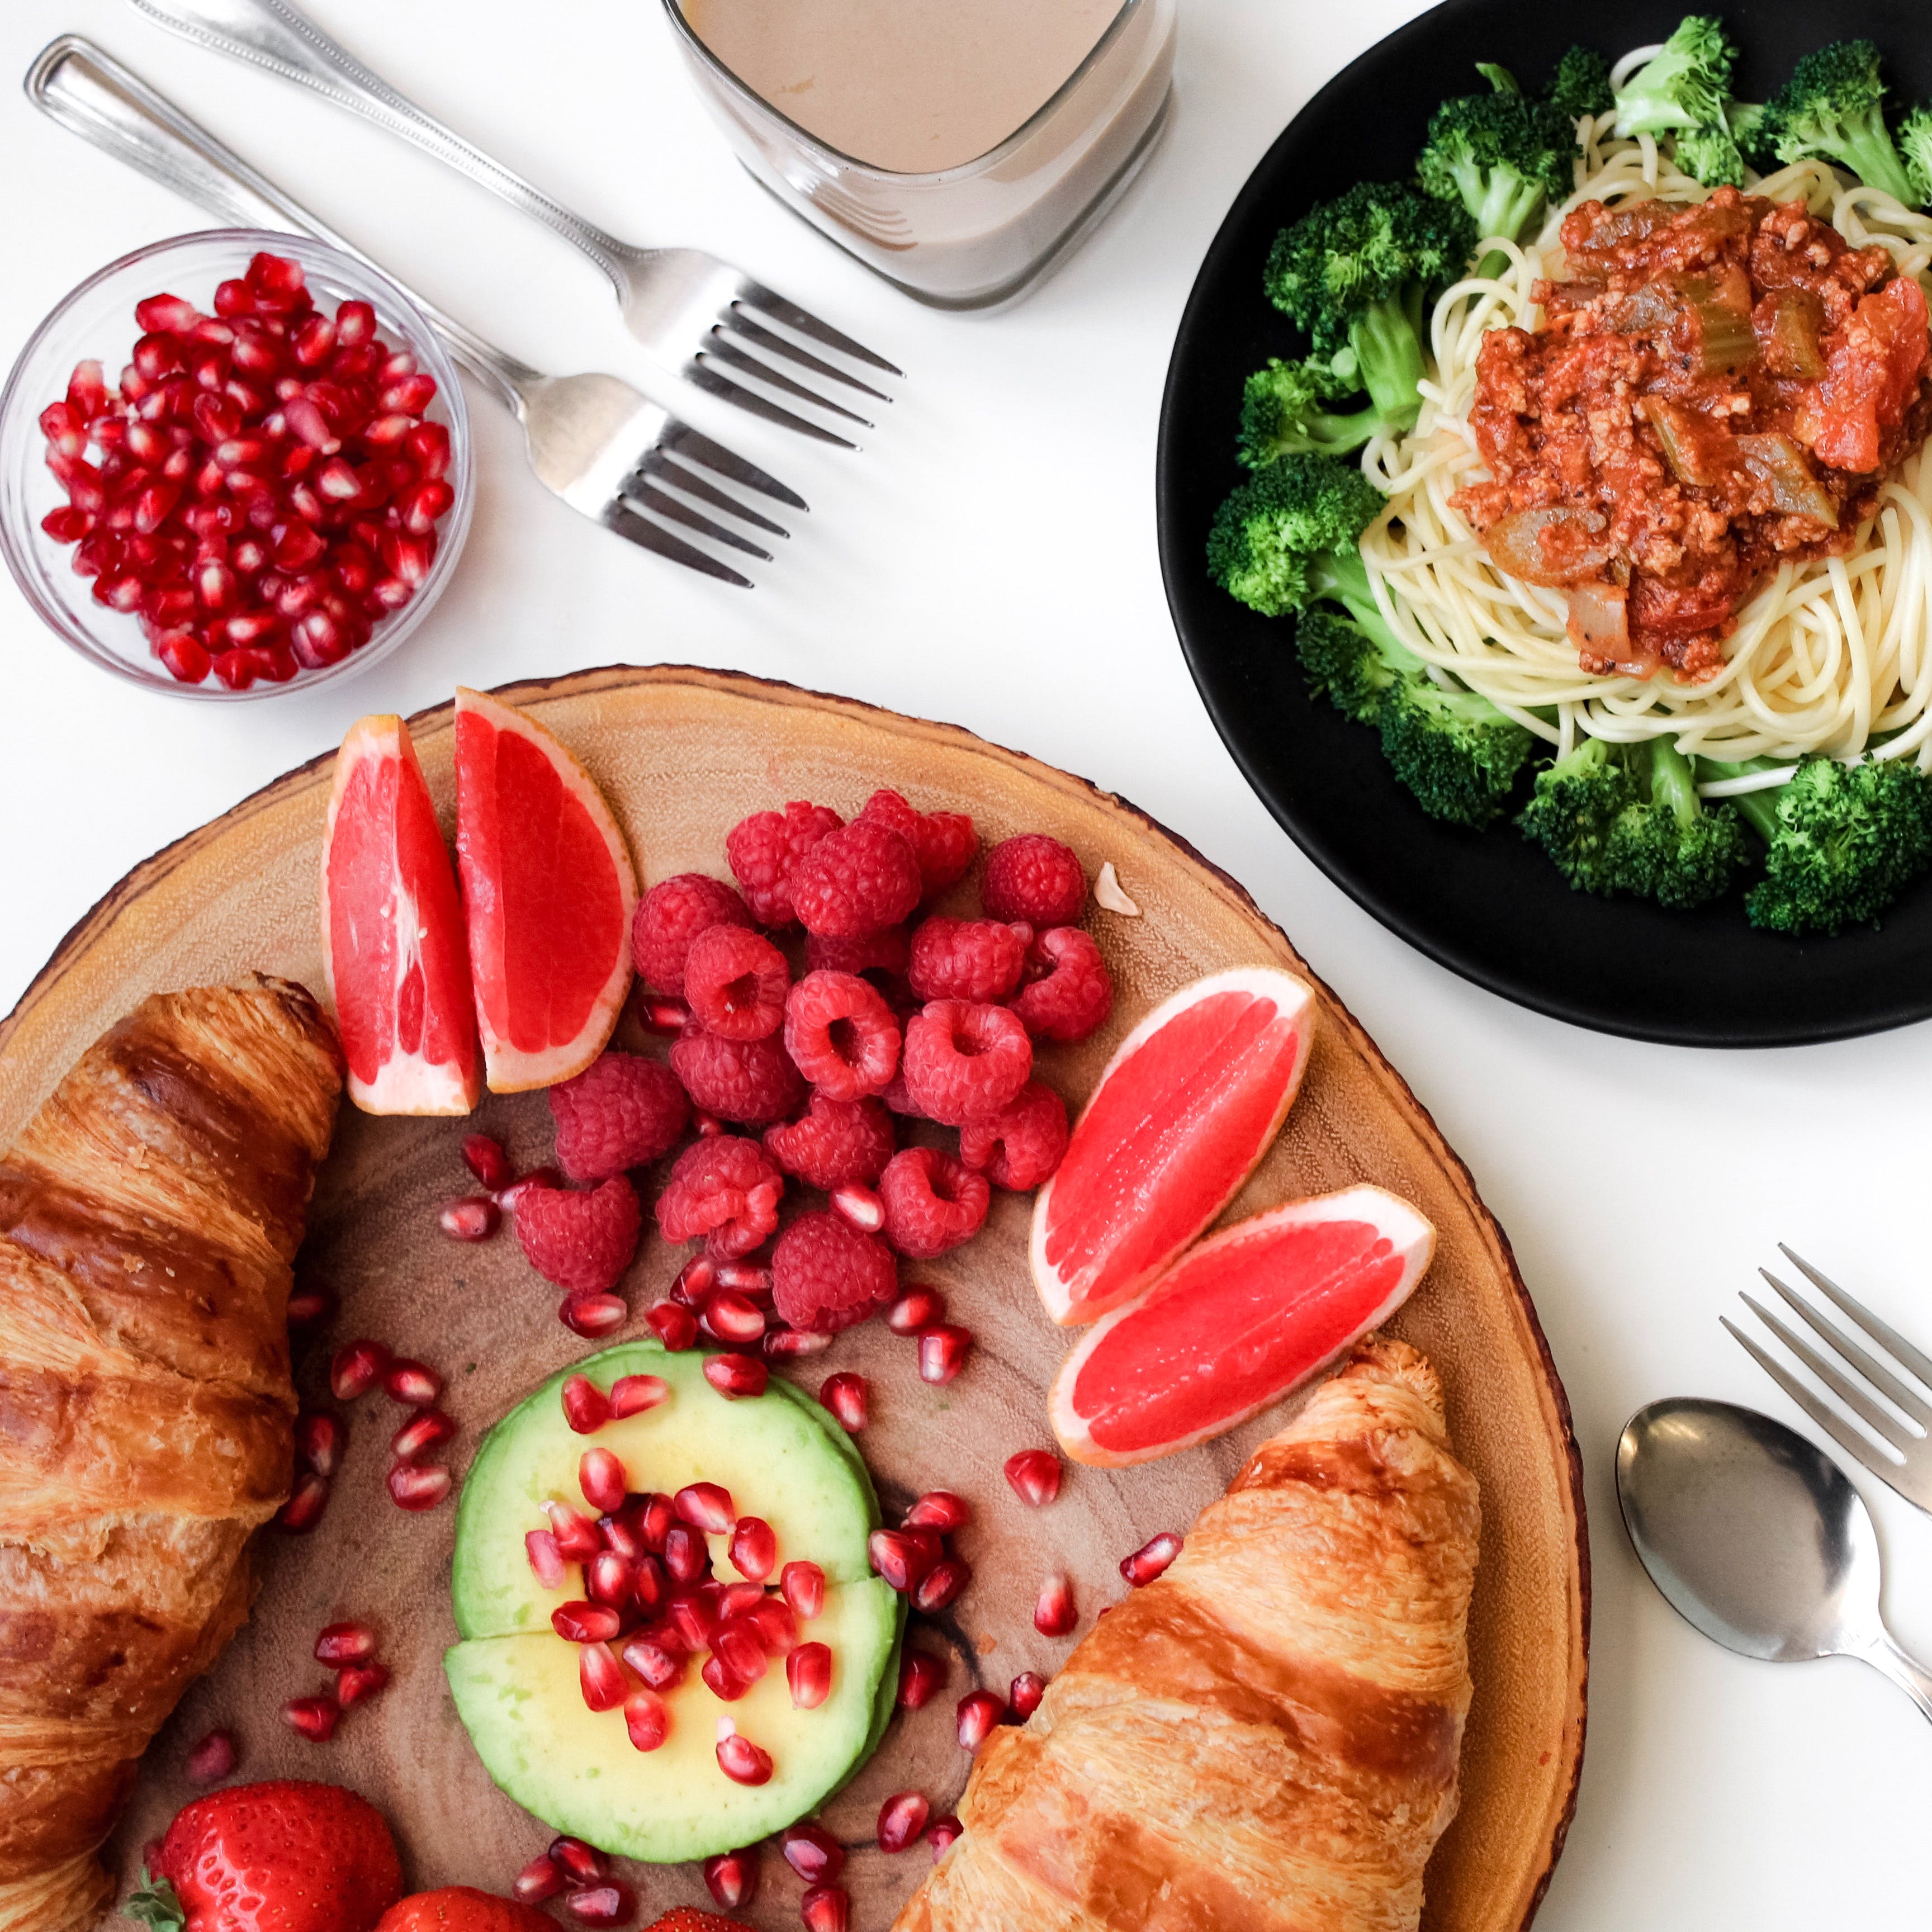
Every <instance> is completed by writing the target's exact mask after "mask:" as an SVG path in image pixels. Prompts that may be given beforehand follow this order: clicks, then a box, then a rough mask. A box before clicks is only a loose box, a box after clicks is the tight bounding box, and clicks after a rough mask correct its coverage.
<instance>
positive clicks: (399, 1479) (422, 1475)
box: [389, 1463, 455, 1511]
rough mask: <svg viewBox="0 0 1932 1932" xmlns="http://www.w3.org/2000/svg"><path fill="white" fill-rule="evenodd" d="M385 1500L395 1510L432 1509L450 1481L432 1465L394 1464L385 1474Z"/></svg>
mask: <svg viewBox="0 0 1932 1932" xmlns="http://www.w3.org/2000/svg"><path fill="white" fill-rule="evenodd" d="M453 1481H455V1478H453V1477H452V1475H450V1473H449V1471H448V1470H447V1469H439V1468H438V1467H437V1466H436V1465H435V1464H434V1463H397V1464H396V1465H395V1466H394V1467H393V1468H392V1469H391V1470H390V1472H389V1497H390V1500H391V1501H392V1502H394V1503H395V1505H396V1507H397V1508H398V1509H406V1510H409V1511H421V1510H433V1509H434V1508H436V1506H437V1504H438V1503H440V1502H442V1501H443V1499H444V1498H445V1497H446V1496H448V1495H449V1491H450V1485H451V1484H452V1482H453Z"/></svg>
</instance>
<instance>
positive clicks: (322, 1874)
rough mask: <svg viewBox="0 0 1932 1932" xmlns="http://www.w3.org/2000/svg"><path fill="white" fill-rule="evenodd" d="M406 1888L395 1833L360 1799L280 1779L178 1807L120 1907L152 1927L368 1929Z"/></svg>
mask: <svg viewBox="0 0 1932 1932" xmlns="http://www.w3.org/2000/svg"><path fill="white" fill-rule="evenodd" d="M402 1893H403V1870H402V1867H401V1864H398V1861H397V1858H396V1845H395V1840H394V1839H393V1838H391V1837H390V1836H389V1826H387V1825H386V1824H385V1823H383V1814H381V1813H380V1811H377V1809H376V1808H375V1807H374V1805H371V1804H370V1803H369V1802H368V1800H367V1799H362V1798H359V1797H357V1796H356V1794H355V1793H354V1792H353V1791H344V1790H343V1789H342V1788H341V1786H339V1785H335V1784H299V1783H296V1782H295V1781H293V1780H290V1779H277V1780H276V1781H274V1782H272V1783H270V1784H237V1785H233V1786H231V1787H229V1789H228V1790H226V1791H217V1792H214V1793H211V1795H210V1796H208V1797H206V1798H197V1799H196V1800H195V1801H194V1802H193V1804H192V1805H184V1807H183V1808H181V1810H180V1811H178V1812H176V1813H175V1821H174V1823H172V1825H170V1826H169V1827H168V1834H167V1836H166V1838H163V1840H162V1841H161V1846H160V1850H159V1851H158V1852H156V1853H155V1854H154V1863H153V1866H152V1867H151V1870H150V1871H149V1872H148V1874H147V1875H146V1877H145V1882H144V1884H143V1885H142V1889H141V1890H139V1891H136V1893H135V1894H134V1895H133V1897H132V1898H130V1900H128V1901H127V1906H125V1908H124V1909H125V1910H126V1911H127V1913H128V1915H129V1916H130V1917H131V1918H138V1919H141V1920H142V1921H145V1923H146V1924H148V1925H151V1926H152V1927H155V1928H156V1932H176V1928H183V1927H184V1928H185V1932H371V1928H372V1927H374V1925H375V1924H376V1922H377V1920H378V1919H380V1918H381V1917H382V1915H383V1913H384V1912H386V1911H387V1910H388V1909H389V1907H390V1906H392V1905H393V1904H395V1902H396V1900H398V1898H400V1897H401V1896H402Z"/></svg>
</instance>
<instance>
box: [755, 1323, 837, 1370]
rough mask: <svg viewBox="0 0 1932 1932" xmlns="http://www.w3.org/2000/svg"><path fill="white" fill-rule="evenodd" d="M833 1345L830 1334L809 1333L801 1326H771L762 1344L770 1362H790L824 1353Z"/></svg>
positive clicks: (765, 1355)
mask: <svg viewBox="0 0 1932 1932" xmlns="http://www.w3.org/2000/svg"><path fill="white" fill-rule="evenodd" d="M831 1346H832V1337H830V1336H829V1335H808V1334H806V1333H805V1331H803V1330H802V1329H801V1328H770V1329H767V1330H766V1331H765V1339H764V1341H763V1344H762V1348H763V1355H764V1358H765V1360H766V1361H768V1362H789V1361H796V1360H797V1359H798V1358H801V1357H802V1356H805V1355H823V1353H824V1352H825V1351H826V1349H829V1348H830V1347H831Z"/></svg>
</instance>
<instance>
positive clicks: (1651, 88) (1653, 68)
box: [1616, 13, 1738, 135]
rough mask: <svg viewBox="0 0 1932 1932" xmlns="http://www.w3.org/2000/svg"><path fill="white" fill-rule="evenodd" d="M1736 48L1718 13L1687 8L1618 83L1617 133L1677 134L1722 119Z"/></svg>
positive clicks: (1713, 123)
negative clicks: (1672, 28) (1649, 53)
mask: <svg viewBox="0 0 1932 1932" xmlns="http://www.w3.org/2000/svg"><path fill="white" fill-rule="evenodd" d="M1737 58H1738V50H1737V49H1736V46H1733V44H1732V42H1731V40H1730V36H1729V35H1728V34H1726V33H1725V31H1724V23H1723V22H1722V21H1721V20H1719V19H1718V17H1717V16H1716V15H1715V13H1687V14H1686V15H1685V17H1684V18H1683V19H1682V20H1681V21H1680V22H1679V23H1678V28H1677V31H1676V32H1675V33H1674V34H1672V35H1671V37H1670V39H1669V40H1666V41H1665V42H1664V44H1663V46H1661V47H1660V48H1659V49H1658V50H1657V52H1656V53H1655V55H1652V58H1650V59H1649V60H1648V61H1646V62H1645V63H1644V65H1643V66H1642V67H1640V68H1638V69H1637V71H1636V73H1634V74H1632V75H1631V77H1630V78H1629V79H1628V80H1626V81H1625V83H1624V84H1623V86H1621V87H1620V88H1619V89H1617V92H1616V102H1617V132H1618V133H1619V134H1624V135H1629V134H1676V133H1688V132H1689V131H1690V130H1691V129H1692V128H1694V127H1721V126H1722V125H1723V124H1724V104H1725V102H1726V101H1728V100H1729V99H1730V93H1731V70H1732V68H1733V67H1735V66H1736V65H1737Z"/></svg>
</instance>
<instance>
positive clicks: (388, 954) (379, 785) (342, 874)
mask: <svg viewBox="0 0 1932 1932" xmlns="http://www.w3.org/2000/svg"><path fill="white" fill-rule="evenodd" d="M322 958H323V971H324V972H325V973H326V974H327V976H328V980H329V998H331V999H332V1001H334V1002H335V1013H336V1023H337V1026H338V1028H339V1030H340V1031H341V1035H342V1048H343V1052H344V1055H345V1056H346V1057H347V1060H348V1062H349V1097H350V1099H351V1100H353V1101H354V1102H355V1103H356V1106H359V1107H360V1108H361V1109H362V1110H363V1111H364V1112H365V1113H370V1114H466V1113H468V1112H469V1110H470V1109H471V1108H472V1107H473V1106H475V1104H476V1102H477V1099H478V1096H479V1094H481V1091H482V1085H483V1080H482V1064H481V1056H480V1055H479V1054H478V1051H477V1046H476V1015H475V1006H474V1004H473V1003H472V999H471V996H470V991H469V956H468V953H467V950H466V948H465V946H464V944H463V910H462V907H460V904H458V901H457V895H456V874H455V871H454V870H453V869H452V867H451V865H450V862H449V847H447V846H446V845H445V844H444V843H443V832H442V830H441V829H440V827H439V826H438V825H437V821H436V807H435V806H434V805H433V804H431V802H430V796H429V787H428V785H427V784H425V783H424V782H423V775H422V766H420V765H419V764H418V763H416V747H415V746H414V745H413V744H412V743H411V742H410V733H409V727H407V725H406V724H404V722H403V721H402V720H401V718H392V717H371V718H363V719H362V720H361V721H359V723H357V724H355V725H353V727H351V728H350V733H349V735H348V736H347V737H346V738H344V739H343V741H342V748H341V751H338V753H337V754H336V757H335V784H334V786H333V787H332V789H331V790H330V793H329V823H328V828H327V830H326V832H325V833H324V835H323V845H322Z"/></svg>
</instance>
